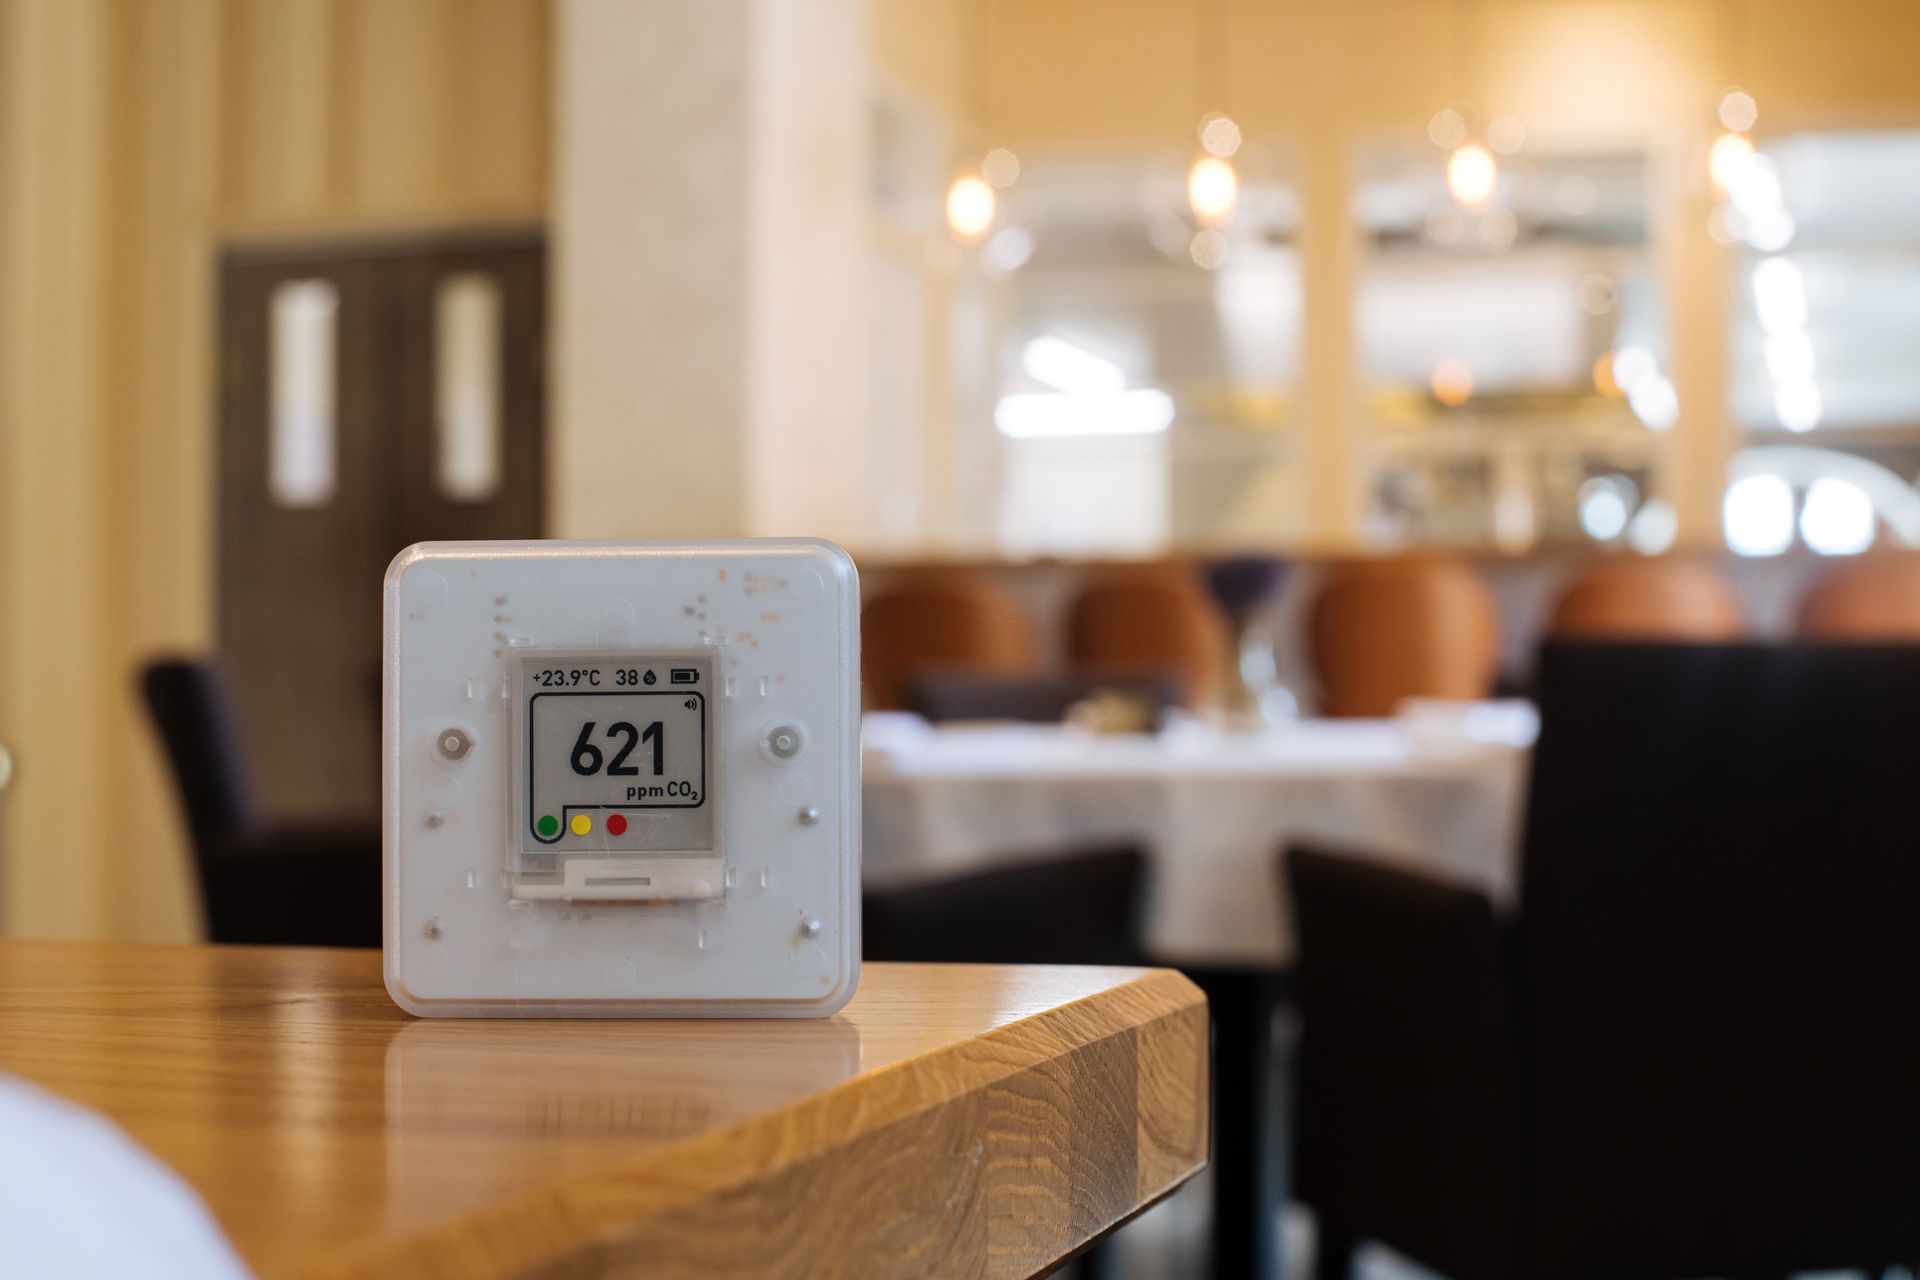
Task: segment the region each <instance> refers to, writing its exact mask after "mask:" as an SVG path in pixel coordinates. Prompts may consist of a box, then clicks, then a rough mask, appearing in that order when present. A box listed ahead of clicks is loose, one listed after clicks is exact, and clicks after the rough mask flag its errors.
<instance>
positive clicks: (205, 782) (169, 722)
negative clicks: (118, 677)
mask: <svg viewBox="0 0 1920 1280" xmlns="http://www.w3.org/2000/svg"><path fill="white" fill-rule="evenodd" d="M140 687H141V691H142V693H143V694H145V696H146V702H147V711H148V712H149V714H151V715H152V716H153V724H154V728H155V729H156V730H157V731H158V733H159V735H160V745H161V746H162V747H163V748H164V749H165V751H166V754H167V765H168V768H169V769H170V770H171V771H172V773H173V785H174V789H175V791H177V792H178V793H179V796H180V807H181V809H182V811H183V812H184V813H185V814H186V819H187V829H188V831H189V832H190V833H191V835H192V837H193V843H194V848H195V850H196V851H197V852H204V851H205V850H206V848H207V847H208V841H209V839H210V838H211V839H217V838H218V837H220V836H222V835H226V834H229V833H232V832H235V831H241V830H244V829H246V828H247V827H249V826H251V825H253V823H254V822H255V821H256V820H257V817H258V813H257V811H256V809H255V801H254V792H253V779H252V774H251V772H250V771H249V769H248V767H247V753H246V747H245V744H244V743H243V742H242V740H241V737H240V730H239V727H238V725H237V723H236V722H235V720H234V716H233V707H232V704H231V703H230V701H229V700H228V697H227V690H226V684H225V682H224V681H222V680H221V678H220V672H219V671H218V670H217V669H216V668H215V667H213V666H212V665H211V664H210V663H206V662H197V661H192V660H189V659H181V658H174V659H165V660H161V661H157V662H152V663H149V664H148V665H147V668H146V670H145V671H143V672H142V673H141V676H140Z"/></svg>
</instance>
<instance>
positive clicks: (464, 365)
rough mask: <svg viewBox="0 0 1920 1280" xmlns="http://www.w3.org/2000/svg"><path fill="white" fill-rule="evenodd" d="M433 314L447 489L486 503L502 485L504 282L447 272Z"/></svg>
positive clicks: (458, 497) (438, 424)
mask: <svg viewBox="0 0 1920 1280" xmlns="http://www.w3.org/2000/svg"><path fill="white" fill-rule="evenodd" d="M433 320H434V350H433V384H434V388H433V400H434V419H435V434H436V445H437V447H436V450H435V454H436V457H437V458H438V463H437V465H436V467H435V472H436V474H437V475H438V477H439V482H438V483H439V487H440V492H441V494H442V496H444V497H447V498H450V499H452V500H453V501H455V502H485V501H487V500H488V499H490V498H492V497H493V496H494V495H495V494H497V493H499V491H500V282H499V281H498V280H496V279H494V278H493V277H492V276H490V275H486V274H484V273H482V272H478V271H463V272H461V273H459V274H457V275H450V276H448V277H446V278H445V279H443V280H442V281H440V284H439V286H438V287H437V288H436V289H435V291H434V300H433Z"/></svg>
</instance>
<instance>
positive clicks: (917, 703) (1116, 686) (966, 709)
mask: <svg viewBox="0 0 1920 1280" xmlns="http://www.w3.org/2000/svg"><path fill="white" fill-rule="evenodd" d="M1101 693H1111V694H1117V695H1119V696H1120V697H1123V698H1126V699H1128V700H1130V701H1132V702H1135V703H1138V704H1139V706H1140V708H1141V711H1142V717H1141V718H1142V721H1143V722H1144V723H1145V724H1147V725H1156V724H1158V723H1159V721H1160V719H1161V718H1162V717H1163V716H1164V715H1165V713H1166V712H1167V711H1168V710H1169V709H1170V708H1173V707H1177V706H1179V705H1180V681H1179V679H1178V678H1177V677H1175V676H1172V675H1166V676H1160V677H1154V676H1121V677H1107V676H1101V675H1087V674H1076V673H1067V674H1061V675H1046V676H983V675H976V674H973V673H970V672H928V673H925V674H923V675H920V676H916V677H915V678H914V679H912V680H910V681H909V682H908V684H907V709H908V710H909V711H913V712H917V713H918V714H920V715H922V716H925V717H926V718H927V719H929V720H1022V721H1028V722H1031V723H1035V724H1058V723H1059V722H1060V721H1061V720H1062V719H1064V718H1065V717H1066V714H1067V712H1068V711H1069V710H1070V709H1071V708H1072V707H1073V706H1074V704H1076V703H1079V702H1083V701H1085V700H1086V699H1088V698H1090V697H1092V696H1094V695H1095V694H1101Z"/></svg>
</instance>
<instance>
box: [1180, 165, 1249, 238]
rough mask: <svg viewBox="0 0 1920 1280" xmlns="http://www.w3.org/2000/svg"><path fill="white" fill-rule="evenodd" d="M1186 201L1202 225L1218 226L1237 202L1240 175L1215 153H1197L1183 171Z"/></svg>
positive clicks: (1228, 216)
mask: <svg viewBox="0 0 1920 1280" xmlns="http://www.w3.org/2000/svg"><path fill="white" fill-rule="evenodd" d="M1187 203H1188V204H1189V205H1190V206H1192V208H1193V216H1194V217H1196V218H1198V219H1199V220H1200V223H1201V225H1202V226H1208V227H1215V226H1219V225H1220V224H1221V223H1223V222H1225V221H1226V220H1227V219H1228V218H1231V217H1232V216H1233V211H1234V208H1235V206H1237V205H1238V204H1239V203H1240V175H1238V174H1236V173H1235V172H1234V171H1233V165H1232V164H1231V163H1229V162H1228V161H1226V160H1223V159H1222V158H1220V157H1219V156H1201V157H1200V158H1199V159H1198V160H1195V161H1194V162H1193V169H1192V171H1191V172H1189V173H1188V174H1187Z"/></svg>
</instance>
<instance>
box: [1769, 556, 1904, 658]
mask: <svg viewBox="0 0 1920 1280" xmlns="http://www.w3.org/2000/svg"><path fill="white" fill-rule="evenodd" d="M1799 631H1800V635H1801V637H1802V638H1804V639H1807V640H1869V641H1883V642H1884V641H1906V642H1915V641H1920V555H1916V554H1914V553H1912V552H1888V553H1884V554H1880V555H1873V556H1866V557H1863V558H1861V559H1858V560H1846V561H1842V562H1840V563H1838V564H1835V565H1833V566H1832V567H1831V568H1829V569H1827V571H1826V572H1825V573H1823V574H1822V575H1821V577H1820V580H1819V581H1817V582H1815V583H1814V584H1813V586H1812V588H1810V589H1809V590H1808V591H1807V594H1806V595H1805V596H1803V597H1802V598H1801V601H1800V626H1799Z"/></svg>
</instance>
